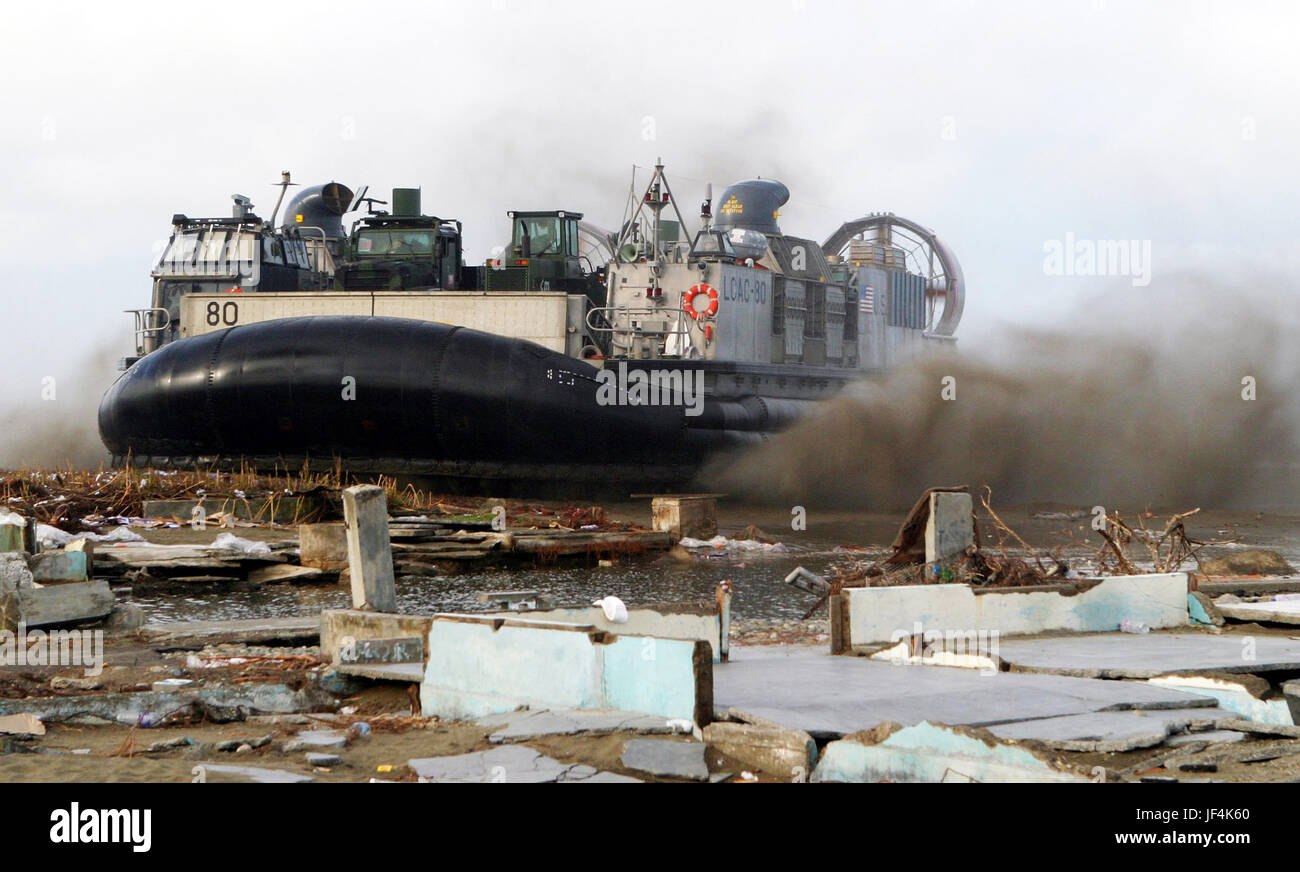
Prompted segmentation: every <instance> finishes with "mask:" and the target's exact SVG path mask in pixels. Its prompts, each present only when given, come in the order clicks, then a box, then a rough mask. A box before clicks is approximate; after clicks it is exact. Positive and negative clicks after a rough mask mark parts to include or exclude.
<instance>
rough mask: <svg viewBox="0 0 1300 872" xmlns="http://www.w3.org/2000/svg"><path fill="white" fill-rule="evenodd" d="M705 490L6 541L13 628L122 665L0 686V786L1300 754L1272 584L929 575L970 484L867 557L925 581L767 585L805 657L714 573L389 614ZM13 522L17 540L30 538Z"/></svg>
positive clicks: (1156, 764)
mask: <svg viewBox="0 0 1300 872" xmlns="http://www.w3.org/2000/svg"><path fill="white" fill-rule="evenodd" d="M715 496H716V495H689V494H684V495H671V496H668V497H660V498H658V499H659V502H658V503H657V504H656V507H655V512H654V517H655V526H656V530H654V531H643V530H613V529H605V528H599V525H598V524H595V523H592V524H588V523H585V522H587V521H590V520H593V519H594V518H596V517H597V515H596V513H595V512H594V511H592V510H586V513H585V514H582V515H581V516H580V517H578V518H577V521H575V527H574V528H572V529H570V528H565V529H557V528H544V529H535V530H519V529H504V530H502V529H497V528H496V527H495V526H494V522H493V520H492V519H490V518H478V517H477V516H476V517H475V518H474V519H471V520H465V519H457V520H450V519H443V518H431V517H426V516H412V515H393V514H391V513H390V511H389V506H388V504H387V494H386V492H385V491H384V489H382V488H379V487H374V486H365V485H362V486H357V487H352V488H347V489H346V490H344V491H343V492H342V496H341V499H342V508H343V515H344V520H343V521H342V522H321V523H313V524H307V525H303V526H302V528H301V529H300V530H299V540H298V542H296V543H288V544H286V542H285V541H281V542H276V543H266V542H260V541H255V540H253V539H246V538H242V537H241V536H239V535H235V534H231V533H229V532H226V531H223V532H221V533H220V537H221V538H217V537H214V539H213V542H212V543H211V544H210V545H195V544H176V545H160V544H152V543H143V542H122V541H112V542H106V541H102V540H101V541H98V542H96V541H93V540H91V539H89V538H82V539H78V540H75V541H67V542H64V543H63V545H62V546H61V547H59V548H57V549H53V548H52V549H48V550H45V551H42V552H38V553H36V554H31V553H28V552H27V551H25V550H11V551H7V552H6V551H0V615H4V616H6V622H7V623H6V627H8V626H16V625H17V624H18V623H19V622H21V623H22V624H24V625H25V626H30V627H41V626H48V627H56V628H72V627H79V626H94V627H100V628H107V629H109V631H110V636H111V642H112V645H113V646H116V647H114V648H113V656H115V657H117V658H118V661H117V662H114V663H110V664H109V665H108V667H107V669H105V670H103V671H102V674H100V673H96V674H94V675H90V674H82V673H80V672H78V673H76V674H73V673H72V672H71V671H69V670H67V669H63V670H60V669H56V668H45V669H44V671H41V670H39V669H38V670H37V671H36V672H35V673H33V674H32V675H27V674H24V675H23V676H19V677H11V675H10V674H6V673H5V672H3V670H0V679H3V680H6V681H9V682H11V684H12V688H15V689H16V690H10V686H9V685H6V688H5V689H6V691H7V692H6V693H5V694H3V695H0V733H3V734H4V736H3V739H4V745H3V748H4V751H5V752H6V754H0V770H2V769H3V764H4V758H5V756H7V753H10V752H11V753H13V754H15V755H16V754H19V753H38V754H46V755H49V756H68V755H73V754H80V753H81V751H83V750H85V749H84V748H68V747H66V746H60V744H59V741H58V740H59V737H61V736H70V735H74V734H73V733H72V730H71V727H72V726H77V727H82V726H85V725H98V726H99V728H100V729H104V730H107V729H110V728H133V730H136V731H143V730H151V731H157V733H156V734H154V735H156V736H157V737H156V738H153V737H152V736H150V735H149V734H144V733H139V734H135V735H132V736H130V737H129V738H130V742H126V740H125V739H124V740H122V741H123V742H124V744H123V747H124V748H125V749H126V750H125V751H124V752H123V753H125V754H127V755H128V756H131V755H136V754H139V755H147V756H149V757H150V758H151V759H153V758H156V759H159V760H175V761H177V762H182V761H183V762H184V763H185V764H192V765H197V766H199V767H201V768H202V770H203V776H202V777H204V778H209V779H212V780H248V781H258V782H274V781H290V782H294V781H296V782H307V781H312V780H318V781H319V780H346V779H351V780H361V779H367V778H371V779H374V780H405V781H423V782H445V783H461V782H506V783H535V782H548V783H637V782H640V781H676V782H689V783H710V782H718V781H725V780H729V779H733V778H739V779H740V780H751V779H760V780H779V781H786V782H791V781H793V782H833V781H848V782H882V781H887V782H912V781H917V782H940V783H958V782H965V783H971V782H976V783H978V782H994V781H1041V782H1078V783H1082V782H1090V781H1097V780H1120V781H1140V780H1142V779H1145V778H1166V777H1171V778H1176V779H1181V778H1185V777H1186V778H1189V779H1190V778H1191V777H1206V775H1207V773H1209V774H1210V775H1211V776H1213V777H1220V776H1223V775H1225V774H1228V773H1233V772H1236V771H1237V769H1234V767H1238V768H1239V767H1247V766H1257V765H1260V764H1263V763H1268V762H1269V761H1286V760H1288V759H1290V758H1294V761H1295V762H1296V763H1297V764H1300V726H1297V723H1300V679H1296V678H1295V676H1297V675H1300V641H1297V640H1296V639H1295V638H1293V637H1291V636H1289V635H1287V634H1288V633H1289V632H1293V631H1291V630H1288V629H1287V628H1288V627H1290V626H1293V625H1294V624H1296V623H1300V595H1293V594H1295V592H1294V591H1290V590H1289V589H1287V588H1286V587H1285V584H1287V583H1289V582H1286V580H1285V579H1279V580H1277V581H1276V582H1269V581H1268V580H1265V579H1249V580H1244V581H1243V580H1234V579H1221V580H1216V581H1213V582H1202V581H1200V579H1198V578H1197V577H1196V576H1195V575H1194V574H1193V573H1192V572H1190V571H1188V570H1186V569H1181V568H1177V567H1175V568H1173V569H1171V570H1170V571H1165V572H1146V573H1143V572H1135V573H1133V574H1124V575H1119V574H1113V575H1107V576H1105V577H1099V576H1097V577H1094V576H1081V577H1080V576H1079V574H1077V573H1076V574H1072V575H1065V574H1056V573H1057V569H1051V570H1050V573H1048V575H1050V578H1049V580H1047V581H1044V579H1043V578H1038V577H1036V576H1035V577H1034V578H1030V579H1028V581H1026V582H1025V583H1023V584H1017V585H1014V586H1010V587H1000V586H996V585H980V584H975V583H971V582H969V581H963V580H960V575H954V574H952V572H951V570H953V568H954V567H957V566H958V565H959V564H961V563H962V562H963V561H967V562H969V561H970V558H971V555H972V553H974V552H975V551H978V549H979V547H980V545H981V540H980V538H979V536H978V535H977V530H976V529H975V527H974V524H973V520H972V515H973V512H974V501H973V499H972V497H971V494H970V493H969V492H967V491H966V490H965V489H963V488H938V489H933V490H931V491H928V492H927V493H926V495H925V496H924V497H923V500H922V501H921V502H919V503H918V505H917V508H916V509H915V510H914V512H913V514H912V515H911V516H909V519H908V522H907V524H905V529H904V530H903V531H900V534H899V538H898V539H897V540H896V541H895V547H894V549H893V557H892V558H890V559H893V558H898V559H899V560H902V561H905V562H906V565H908V566H913V567H916V566H920V567H924V568H928V575H926V574H925V573H921V574H920V575H921V577H924V578H925V579H926V581H925V583H908V584H897V585H879V586H855V587H845V586H844V585H843V584H842V579H840V578H839V577H837V576H836V575H835V574H833V573H830V572H827V573H826V574H824V575H823V574H821V572H820V571H819V572H813V571H811V570H808V569H805V568H804V567H802V566H798V567H796V568H795V569H794V570H793V571H789V574H788V575H787V574H786V573H787V571H788V570H787V569H786V568H785V567H783V568H782V569H781V570H780V571H779V572H777V573H774V578H773V582H774V583H779V582H780V580H781V579H782V578H783V577H784V578H785V580H786V581H787V585H782V586H781V587H780V590H782V591H783V592H784V593H785V595H788V596H808V597H811V598H815V599H816V600H817V603H818V605H822V604H825V605H826V606H827V611H828V612H829V615H830V619H829V620H830V624H829V626H827V625H825V624H823V625H822V626H827V629H828V630H829V632H828V633H826V634H824V635H823V636H822V637H821V638H820V639H818V641H819V642H820V644H789V643H788V641H786V640H781V639H778V640H775V641H776V644H771V645H759V644H743V645H740V644H735V640H736V633H735V632H734V628H733V625H732V623H731V617H730V615H731V607H732V597H733V592H732V585H731V583H730V582H729V581H724V582H722V583H721V584H719V585H718V587H717V591H716V595H715V597H714V598H713V599H712V600H706V601H703V602H678V601H674V602H662V603H646V602H639V603H638V602H627V603H624V602H623V601H622V600H621V599H619V600H617V604H618V605H619V606H620V608H618V609H605V608H602V606H601V604H602V603H607V602H608V600H598V601H597V603H596V604H594V605H593V604H590V602H588V601H584V602H583V603H581V604H574V605H564V604H557V603H556V602H555V601H554V599H552V598H550V597H548V596H546V595H542V594H541V593H540V592H539V591H537V590H528V589H520V590H509V589H492V590H482V591H478V590H473V591H471V593H472V594H477V600H478V601H479V604H480V605H481V606H482V607H484V608H490V609H492V611H477V612H430V613H426V614H411V613H403V612H402V611H401V610H400V607H399V598H398V596H397V590H398V588H397V585H398V580H399V579H400V578H402V577H404V576H411V575H417V574H419V573H424V572H429V573H433V572H443V571H445V570H446V569H447V568H448V567H449V566H453V565H454V566H455V567H456V571H457V572H460V571H465V570H467V569H469V568H475V567H483V566H489V565H491V566H502V565H507V564H508V563H509V562H510V561H511V560H516V559H525V558H526V559H529V560H534V559H546V560H550V559H555V558H557V557H563V556H566V555H567V556H570V557H581V558H582V559H585V560H589V561H590V560H595V559H604V557H603V555H607V554H612V553H614V552H616V551H620V549H623V550H624V552H625V551H626V550H631V551H633V552H635V551H636V550H637V549H655V548H659V547H660V545H663V546H664V547H667V546H668V545H671V544H672V543H673V542H674V540H677V539H680V538H682V537H688V536H700V537H706V536H711V535H716V534H717V527H716V505H715ZM173 508H175V507H173ZM181 508H184V506H182V507H181ZM575 517H577V516H575ZM1047 520H1050V519H1047ZM710 524H712V525H713V526H712V528H711V529H710ZM588 526H590V527H597V528H598V529H586V527H588ZM6 529H9V533H8V536H9V539H8V540H7V541H8V542H9V544H12V545H15V546H17V548H18V549H22V548H25V547H27V546H28V545H29V542H28V538H29V537H27V536H26V527H20V526H19V525H17V524H9V525H7V527H6V525H3V524H0V532H4V531H5V530H6ZM20 534H21V535H20ZM120 538H121V537H119V539H120ZM218 543H220V547H215V546H217V545H218ZM800 559H801V560H802V559H804V558H803V557H802V556H801V557H800ZM907 561H910V562H907ZM792 564H793V561H791V562H790V563H789V564H786V566H787V567H788V566H790V565H792ZM809 565H816V564H813V563H809ZM1026 565H1028V564H1026ZM1045 577H1046V576H1045ZM340 580H346V582H347V584H348V589H349V590H350V592H351V606H352V607H351V608H338V609H335V608H326V609H317V610H313V611H312V612H311V613H310V614H308V615H305V616H301V617H277V618H270V617H266V618H252V619H242V620H229V621H189V622H177V623H164V622H145V623H143V624H142V625H141V624H139V623H138V621H136V622H135V625H132V622H133V621H135V619H136V618H139V617H141V616H140V615H139V614H137V613H132V612H129V610H128V608H127V607H130V606H132V604H131V603H129V602H122V603H119V602H118V601H117V594H115V591H114V587H117V588H118V590H119V592H120V591H121V588H122V587H124V586H126V585H131V586H148V585H152V584H164V585H168V584H178V585H184V584H207V585H223V586H225V587H224V588H223V589H227V588H228V589H229V590H230V591H232V592H234V591H236V590H240V591H249V590H255V589H256V588H257V587H259V586H261V585H269V584H301V583H308V584H311V583H321V582H324V583H328V584H333V583H335V582H337V581H340ZM1031 582H1032V583H1031ZM1211 584H1218V585H1226V587H1221V588H1213V587H1210V585H1211ZM1198 588H1199V589H1198ZM1270 588H1272V589H1270ZM741 595H742V596H743V595H744V593H743V591H742V593H741ZM587 599H588V600H589V599H590V598H589V597H588V598H587ZM137 612H138V609H137ZM809 614H810V615H811V614H812V613H811V612H810V613H809ZM110 615H115V616H116V618H115V619H114V620H115V621H116V623H110V621H109V617H110ZM1246 625H1249V626H1246ZM1264 625H1267V626H1264ZM1122 626H1126V627H1133V626H1139V627H1140V628H1141V630H1140V631H1138V632H1120V628H1121V627H1122ZM1142 630H1145V631H1146V632H1143V631H1142ZM809 638H811V637H809ZM751 641H757V640H751ZM2 643H3V639H0V644H2ZM0 651H3V648H0ZM42 666H43V664H42ZM101 666H102V664H101ZM375 706H379V707H380V708H381V709H382V713H380V714H376V713H375V708H374V707H375ZM238 725H242V729H234V727H236V726H238ZM223 727H224V728H229V729H226V730H225V731H220V730H218V729H217V728H223ZM205 730H210V731H213V732H204V731H205ZM89 732H93V731H89ZM141 736H145V738H140V737H141ZM132 743H134V744H132ZM113 750H114V749H111V748H110V749H103V748H101V749H98V750H97V751H96V752H95V753H108V752H111V751H113ZM232 755H240V756H237V757H236V756H232ZM232 760H233V761H235V762H234V763H228V762H225V761H232ZM253 764H256V765H253ZM741 773H745V774H743V775H742V774H741Z"/></svg>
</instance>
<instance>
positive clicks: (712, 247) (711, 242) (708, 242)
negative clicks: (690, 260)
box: [691, 230, 735, 257]
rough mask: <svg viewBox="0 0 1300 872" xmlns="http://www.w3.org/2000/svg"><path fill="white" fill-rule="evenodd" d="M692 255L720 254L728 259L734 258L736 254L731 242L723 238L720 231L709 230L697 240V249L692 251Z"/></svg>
mask: <svg viewBox="0 0 1300 872" xmlns="http://www.w3.org/2000/svg"><path fill="white" fill-rule="evenodd" d="M691 254H693V255H710V254H718V255H723V256H726V257H733V256H734V255H735V252H734V251H733V250H732V248H731V242H730V240H728V239H727V237H725V236H723V235H722V233H721V232H720V231H718V230H709V231H705V232H702V233H701V234H700V235H699V236H697V237H696V238H695V248H693V249H692V250H691Z"/></svg>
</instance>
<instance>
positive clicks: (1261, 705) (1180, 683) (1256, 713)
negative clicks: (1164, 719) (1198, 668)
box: [1147, 675, 1295, 725]
mask: <svg viewBox="0 0 1300 872" xmlns="http://www.w3.org/2000/svg"><path fill="white" fill-rule="evenodd" d="M1245 679H1250V680H1249V681H1246V680H1245ZM1147 681H1148V682H1149V683H1150V684H1155V685H1158V686H1160V687H1168V688H1172V689H1174V690H1185V691H1187V692H1188V693H1196V694H1201V695H1203V696H1208V697H1211V698H1213V699H1214V700H1215V702H1217V703H1218V704H1219V707H1220V708H1223V709H1227V710H1228V711H1230V712H1233V713H1234V714H1235V715H1236V716H1238V717H1243V718H1245V719H1246V720H1249V721H1256V722H1257V723H1261V724H1285V725H1292V724H1294V723H1295V721H1294V720H1293V719H1292V715H1291V709H1290V706H1288V705H1287V701H1286V699H1285V698H1283V699H1263V698H1261V697H1260V696H1259V695H1258V694H1259V693H1260V691H1261V689H1262V688H1257V687H1252V686H1251V685H1256V684H1258V685H1263V688H1265V689H1266V688H1267V686H1268V685H1267V682H1265V681H1263V680H1262V679H1259V678H1257V677H1255V676H1243V681H1232V680H1230V679H1226V678H1222V677H1218V676H1210V675H1161V676H1157V677H1155V678H1150V679H1147Z"/></svg>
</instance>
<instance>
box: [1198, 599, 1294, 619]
mask: <svg viewBox="0 0 1300 872" xmlns="http://www.w3.org/2000/svg"><path fill="white" fill-rule="evenodd" d="M1214 605H1215V608H1217V609H1218V611H1219V612H1220V613H1221V614H1222V615H1223V617H1225V618H1227V619H1228V620H1230V621H1238V622H1242V623H1256V622H1258V623H1264V624H1292V625H1296V624H1300V600H1296V599H1289V600H1268V601H1266V602H1254V603H1230V602H1215V603H1214Z"/></svg>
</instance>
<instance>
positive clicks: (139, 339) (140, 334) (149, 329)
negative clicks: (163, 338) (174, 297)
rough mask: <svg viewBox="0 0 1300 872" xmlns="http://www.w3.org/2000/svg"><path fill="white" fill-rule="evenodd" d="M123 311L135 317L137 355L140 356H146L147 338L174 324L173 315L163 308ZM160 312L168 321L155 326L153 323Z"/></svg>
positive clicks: (154, 307) (152, 307)
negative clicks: (145, 345)
mask: <svg viewBox="0 0 1300 872" xmlns="http://www.w3.org/2000/svg"><path fill="white" fill-rule="evenodd" d="M122 311H123V312H129V313H130V314H132V315H133V316H135V331H134V333H135V353H136V354H138V355H144V353H145V348H144V344H145V339H146V338H148V337H150V336H153V335H154V334H157V333H161V332H163V331H164V330H166V329H167V328H168V327H170V326H171V324H172V313H171V312H169V311H168V310H167V309H164V308H162V307H161V306H151V307H149V308H147V309H123V310H122ZM159 312H161V313H162V314H163V315H164V316H166V319H167V320H165V321H163V322H162V323H161V324H154V323H153V321H154V319H155V317H156V315H157V313H159Z"/></svg>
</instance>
